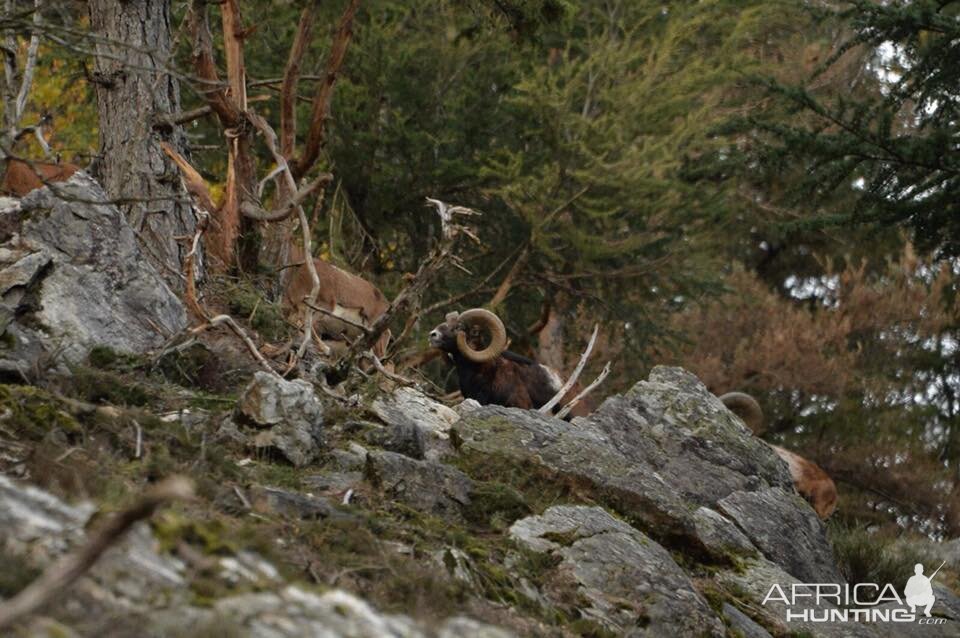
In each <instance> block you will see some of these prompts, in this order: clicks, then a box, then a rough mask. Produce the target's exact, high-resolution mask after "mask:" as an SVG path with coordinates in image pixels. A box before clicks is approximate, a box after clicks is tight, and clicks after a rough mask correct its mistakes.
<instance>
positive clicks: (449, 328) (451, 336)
mask: <svg viewBox="0 0 960 638" xmlns="http://www.w3.org/2000/svg"><path fill="white" fill-rule="evenodd" d="M427 342H428V343H429V344H430V347H432V348H439V349H441V350H443V351H444V352H456V351H457V326H456V323H450V322H449V321H445V322H444V323H441V324H440V325H439V326H437V327H436V328H434V329H433V330H431V331H430V336H428V337H427Z"/></svg>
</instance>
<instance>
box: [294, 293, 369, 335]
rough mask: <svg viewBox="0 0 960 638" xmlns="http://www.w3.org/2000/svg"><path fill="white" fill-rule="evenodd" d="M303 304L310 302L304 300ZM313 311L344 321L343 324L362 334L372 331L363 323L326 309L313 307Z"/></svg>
mask: <svg viewBox="0 0 960 638" xmlns="http://www.w3.org/2000/svg"><path fill="white" fill-rule="evenodd" d="M303 303H310V302H309V301H308V300H306V299H304V300H303ZM313 310H314V311H315V312H319V313H320V314H321V315H326V316H327V317H333V318H334V319H336V320H337V321H342V322H343V323H345V324H347V325H348V326H352V327H354V328H356V329H357V330H359V331H360V332H368V331H369V330H370V328H368V327H366V326H365V325H363V324H362V323H357V322H356V321H353V320H352V319H348V318H346V317H341V316H340V315H338V314H336V313H333V312H330V311H329V310H327V309H326V308H321V307H320V306H316V305H314V306H313Z"/></svg>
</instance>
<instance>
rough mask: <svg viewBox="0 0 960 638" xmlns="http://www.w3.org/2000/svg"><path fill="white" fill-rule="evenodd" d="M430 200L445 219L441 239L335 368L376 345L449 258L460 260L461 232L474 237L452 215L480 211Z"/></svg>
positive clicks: (341, 368) (453, 260) (341, 369)
mask: <svg viewBox="0 0 960 638" xmlns="http://www.w3.org/2000/svg"><path fill="white" fill-rule="evenodd" d="M427 201H428V202H430V203H431V204H433V205H434V206H435V207H436V208H437V213H438V214H439V215H440V219H441V223H442V225H443V226H442V232H441V239H440V242H439V243H438V244H437V246H436V247H435V248H434V249H433V250H432V251H431V252H430V255H429V256H428V257H427V258H426V259H425V260H424V261H423V262H422V263H421V264H420V267H419V268H418V269H417V272H416V273H415V274H414V275H413V276H412V277H411V278H410V279H409V281H408V283H407V285H406V286H404V287H403V289H402V290H401V291H400V292H399V293H398V294H397V296H396V297H394V299H393V301H392V302H391V303H390V306H389V307H388V308H387V310H386V312H384V313H383V314H382V315H380V316H379V317H378V318H377V320H376V321H374V322H373V324H372V325H370V327H369V328H368V330H367V332H366V333H365V334H364V335H363V336H362V337H360V338H359V339H357V340H356V341H354V342H353V343H352V344H351V345H350V347H349V348H347V351H346V352H345V353H344V354H343V356H342V357H340V360H339V361H338V362H337V365H336V369H337V370H339V371H340V372H341V373H343V372H345V370H346V369H347V368H348V367H349V366H350V365H352V363H353V361H354V360H356V358H357V356H358V355H360V353H363V352H366V351H367V350H370V349H371V348H373V345H374V344H375V343H376V342H377V340H379V339H380V336H381V335H382V334H383V333H384V332H385V331H386V330H387V328H388V327H389V326H390V322H391V321H392V320H393V318H394V317H395V316H396V315H397V314H398V313H400V312H402V311H404V310H406V309H407V308H408V307H409V306H410V305H411V304H412V303H414V302H415V301H416V300H418V299H420V298H421V297H422V295H423V292H424V291H425V290H426V289H427V287H429V286H430V285H431V284H432V283H433V280H434V279H435V278H436V276H437V274H438V273H439V272H440V271H441V270H442V269H443V267H444V266H445V265H446V264H447V263H449V262H455V261H456V260H457V257H456V255H454V254H453V248H454V244H455V243H456V240H457V238H458V237H459V236H461V235H466V236H468V237H471V238H475V237H476V235H475V234H474V233H473V231H472V230H471V229H470V228H468V227H466V226H461V225H459V224H456V223H454V222H453V215H455V214H459V215H464V216H472V215H479V214H480V213H479V212H477V211H475V210H472V209H469V208H465V207H463V206H452V207H451V206H447V205H446V204H444V203H443V202H441V201H440V200H436V199H431V198H429V197H428V198H427Z"/></svg>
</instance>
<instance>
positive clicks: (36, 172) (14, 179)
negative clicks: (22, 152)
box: [0, 157, 80, 197]
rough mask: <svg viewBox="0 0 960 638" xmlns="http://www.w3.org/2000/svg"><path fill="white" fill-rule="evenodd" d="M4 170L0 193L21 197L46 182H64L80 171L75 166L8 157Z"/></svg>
mask: <svg viewBox="0 0 960 638" xmlns="http://www.w3.org/2000/svg"><path fill="white" fill-rule="evenodd" d="M4 164H6V170H5V171H4V175H3V183H2V184H0V191H2V192H3V194H4V195H12V196H14V197H23V196H25V195H26V194H27V193H29V192H30V191H33V190H36V189H38V188H41V187H43V186H44V184H45V183H46V182H65V181H67V180H68V179H70V177H71V176H72V175H73V174H74V173H76V172H77V171H79V170H80V167H79V166H77V165H76V164H69V163H66V162H64V163H62V164H54V163H52V162H26V161H24V160H20V159H14V158H12V157H8V158H7V159H6V160H4Z"/></svg>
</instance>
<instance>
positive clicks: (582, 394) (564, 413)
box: [557, 361, 610, 419]
mask: <svg viewBox="0 0 960 638" xmlns="http://www.w3.org/2000/svg"><path fill="white" fill-rule="evenodd" d="M609 374H610V362H609V361H607V365H605V366H603V370H602V371H601V372H600V374H598V375H597V378H596V379H594V380H593V383H591V384H590V385H588V386H587V387H585V388H584V389H583V390H581V391H580V393H579V394H577V396H575V397H573V399H572V400H571V401H570V402H569V403H567V404H566V405H565V406H563V408H562V409H561V410H560V411H559V412H557V418H558V419H562V418H564V417H565V416H567V415H568V414H570V410H572V409H573V408H575V407H576V406H577V404H578V403H580V401H582V400H583V399H584V397H586V396H587V395H588V394H590V393H591V392H593V391H594V389H596V387H597V386H598V385H600V384H601V383H603V381H604V379H606V378H607V376H608V375H609Z"/></svg>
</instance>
